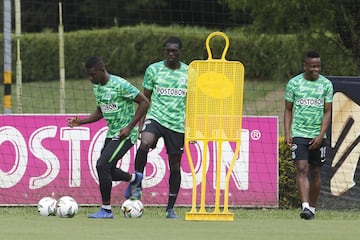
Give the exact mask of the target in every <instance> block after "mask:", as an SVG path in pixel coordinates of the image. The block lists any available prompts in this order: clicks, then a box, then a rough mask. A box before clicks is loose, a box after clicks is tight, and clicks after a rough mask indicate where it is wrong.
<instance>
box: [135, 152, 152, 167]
mask: <svg viewBox="0 0 360 240" xmlns="http://www.w3.org/2000/svg"><path fill="white" fill-rule="evenodd" d="M148 152H149V151H148V150H146V149H142V148H139V149H138V150H137V153H136V156H135V171H137V172H141V173H144V169H145V166H146V163H147V155H148Z"/></svg>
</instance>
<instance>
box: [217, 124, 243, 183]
mask: <svg viewBox="0 0 360 240" xmlns="http://www.w3.org/2000/svg"><path fill="white" fill-rule="evenodd" d="M213 144H214V149H216V151H214V152H213V154H214V159H216V155H215V154H217V152H218V151H217V147H218V146H217V145H216V143H215V142H214V143H213ZM233 156H234V151H233V150H232V148H231V145H230V143H229V142H223V144H222V161H221V166H220V189H222V190H223V189H225V183H226V173H227V169H228V168H229V167H230V164H231V160H232V159H233ZM213 164H214V169H216V161H213ZM213 177H214V179H213V187H214V189H216V185H215V184H216V181H215V177H216V175H215V172H214V174H213ZM231 177H232V179H233V180H234V183H235V185H236V188H237V189H239V190H247V189H248V188H249V130H247V129H242V131H241V144H240V153H239V156H238V158H237V159H236V161H235V165H234V168H233V171H232V173H231Z"/></svg>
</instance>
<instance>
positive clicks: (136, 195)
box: [125, 172, 143, 199]
mask: <svg viewBox="0 0 360 240" xmlns="http://www.w3.org/2000/svg"><path fill="white" fill-rule="evenodd" d="M142 179H143V175H142V174H141V173H139V172H136V173H135V180H134V181H133V182H130V183H129V185H128V186H127V188H126V190H125V198H126V199H129V198H131V199H140V198H141V188H140V187H139V185H140V183H141V181H142Z"/></svg>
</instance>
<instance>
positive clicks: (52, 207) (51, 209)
mask: <svg viewBox="0 0 360 240" xmlns="http://www.w3.org/2000/svg"><path fill="white" fill-rule="evenodd" d="M37 210H38V213H39V214H40V216H44V217H47V216H55V215H56V199H55V198H53V197H43V198H42V199H40V201H39V202H38V204H37Z"/></svg>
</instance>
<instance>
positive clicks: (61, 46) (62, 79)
mask: <svg viewBox="0 0 360 240" xmlns="http://www.w3.org/2000/svg"><path fill="white" fill-rule="evenodd" d="M64 55H65V54H64V26H63V24H62V5H61V1H59V73H60V113H65V57H64Z"/></svg>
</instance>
